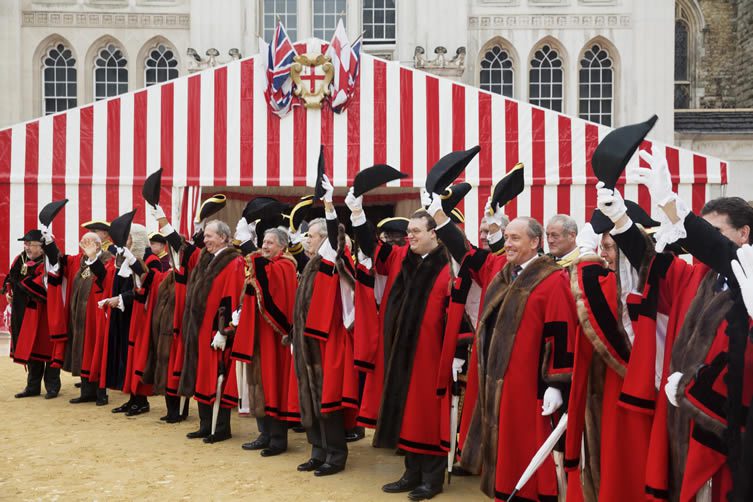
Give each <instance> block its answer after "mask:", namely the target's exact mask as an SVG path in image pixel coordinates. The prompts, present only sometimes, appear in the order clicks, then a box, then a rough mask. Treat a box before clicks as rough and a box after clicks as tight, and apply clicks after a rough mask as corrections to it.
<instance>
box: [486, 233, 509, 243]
mask: <svg viewBox="0 0 753 502" xmlns="http://www.w3.org/2000/svg"><path fill="white" fill-rule="evenodd" d="M504 237H505V234H503V233H502V230H497V231H496V232H494V233H493V234H489V235H487V236H486V242H488V243H489V244H496V243H498V242H499V241H501V240H502V239H503V238H504Z"/></svg>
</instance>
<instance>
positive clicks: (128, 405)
mask: <svg viewBox="0 0 753 502" xmlns="http://www.w3.org/2000/svg"><path fill="white" fill-rule="evenodd" d="M131 406H133V403H132V402H130V401H128V402H126V403H123V404H121V405H120V406H118V407H117V408H113V409H112V412H113V413H125V412H126V411H128V410H130V409H131Z"/></svg>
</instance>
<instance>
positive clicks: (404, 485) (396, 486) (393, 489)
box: [382, 476, 421, 493]
mask: <svg viewBox="0 0 753 502" xmlns="http://www.w3.org/2000/svg"><path fill="white" fill-rule="evenodd" d="M420 484H421V480H420V479H408V478H406V477H405V476H403V477H402V478H400V479H398V480H397V481H395V482H394V483H387V484H386V485H384V486H382V491H383V492H386V493H403V492H409V491H411V490H415V489H416V488H418V487H419V485H420Z"/></svg>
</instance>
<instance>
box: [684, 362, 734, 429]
mask: <svg viewBox="0 0 753 502" xmlns="http://www.w3.org/2000/svg"><path fill="white" fill-rule="evenodd" d="M726 365H727V353H726V352H722V353H720V354H717V356H716V357H715V358H714V359H713V360H712V361H711V363H710V364H707V365H704V366H701V368H699V369H698V372H697V373H696V377H695V382H694V383H693V385H692V386H690V389H688V394H690V395H691V396H693V397H694V398H695V399H696V400H697V401H698V402H699V403H701V404H703V406H704V407H706V408H707V409H709V410H711V411H712V412H713V413H714V414H716V415H717V416H719V417H722V418H724V419H726V418H727V410H726V406H725V405H726V403H727V397H726V396H723V395H722V394H719V393H718V392H716V391H715V390H714V382H716V381H717V379H718V378H719V375H721V373H722V371H724V368H725V366H726Z"/></svg>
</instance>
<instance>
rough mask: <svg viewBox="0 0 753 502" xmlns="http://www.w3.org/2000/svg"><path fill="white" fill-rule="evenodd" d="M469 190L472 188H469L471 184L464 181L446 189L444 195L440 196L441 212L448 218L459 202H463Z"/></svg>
mask: <svg viewBox="0 0 753 502" xmlns="http://www.w3.org/2000/svg"><path fill="white" fill-rule="evenodd" d="M471 188H473V187H471V184H470V183H468V182H466V181H463V182H462V183H456V184H455V185H452V186H450V187H447V190H445V193H444V194H443V195H442V210H443V211H444V212H445V214H446V215H448V216H450V213H452V210H453V209H455V207H456V206H457V205H458V204H460V201H461V200H463V198H464V197H465V196H466V195H468V192H470V191H471ZM450 218H452V217H450ZM464 219H465V218H464Z"/></svg>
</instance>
